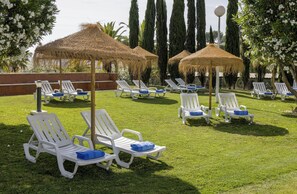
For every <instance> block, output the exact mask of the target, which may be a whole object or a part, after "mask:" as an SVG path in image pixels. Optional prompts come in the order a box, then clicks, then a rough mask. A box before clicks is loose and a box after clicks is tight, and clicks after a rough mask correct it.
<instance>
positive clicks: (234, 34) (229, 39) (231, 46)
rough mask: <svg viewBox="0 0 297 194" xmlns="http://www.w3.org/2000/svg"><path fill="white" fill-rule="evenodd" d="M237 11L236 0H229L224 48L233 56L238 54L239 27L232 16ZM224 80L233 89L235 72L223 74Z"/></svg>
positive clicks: (235, 77) (235, 78)
mask: <svg viewBox="0 0 297 194" xmlns="http://www.w3.org/2000/svg"><path fill="white" fill-rule="evenodd" d="M237 12H238V0H229V2H228V7H227V21H226V23H227V26H226V44H225V50H226V51H228V52H229V53H232V54H233V55H235V56H238V57H239V56H240V49H239V27H238V24H237V23H236V21H235V20H234V17H235V16H236V14H237ZM224 77H225V81H226V83H227V85H228V87H229V89H231V87H232V86H233V88H234V89H235V83H236V80H237V73H228V74H227V73H225V74H224Z"/></svg>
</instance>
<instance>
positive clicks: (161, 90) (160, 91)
mask: <svg viewBox="0 0 297 194" xmlns="http://www.w3.org/2000/svg"><path fill="white" fill-rule="evenodd" d="M156 92H157V93H163V92H164V90H163V89H158V90H156Z"/></svg>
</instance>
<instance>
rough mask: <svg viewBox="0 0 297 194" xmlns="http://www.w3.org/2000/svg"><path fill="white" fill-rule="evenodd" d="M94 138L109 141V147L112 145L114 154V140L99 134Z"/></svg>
mask: <svg viewBox="0 0 297 194" xmlns="http://www.w3.org/2000/svg"><path fill="white" fill-rule="evenodd" d="M96 136H97V137H100V138H103V139H106V140H109V141H110V142H111V145H112V150H113V152H114V153H115V150H116V147H115V143H114V140H113V139H112V138H110V137H108V136H105V135H100V134H96Z"/></svg>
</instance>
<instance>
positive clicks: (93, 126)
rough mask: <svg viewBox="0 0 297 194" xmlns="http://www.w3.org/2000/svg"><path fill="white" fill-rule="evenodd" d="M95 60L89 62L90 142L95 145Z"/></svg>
mask: <svg viewBox="0 0 297 194" xmlns="http://www.w3.org/2000/svg"><path fill="white" fill-rule="evenodd" d="M95 108H96V104H95V60H94V59H92V61H91V140H92V142H93V145H95Z"/></svg>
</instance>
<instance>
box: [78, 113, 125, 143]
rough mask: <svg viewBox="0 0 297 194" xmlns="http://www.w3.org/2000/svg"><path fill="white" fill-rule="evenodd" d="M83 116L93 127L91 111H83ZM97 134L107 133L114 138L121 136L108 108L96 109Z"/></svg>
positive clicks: (89, 125)
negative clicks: (107, 110)
mask: <svg viewBox="0 0 297 194" xmlns="http://www.w3.org/2000/svg"><path fill="white" fill-rule="evenodd" d="M81 115H82V117H83V118H84V120H85V121H86V123H87V125H88V127H89V128H91V111H83V112H81ZM95 129H96V134H100V135H105V136H108V137H112V138H117V137H120V136H121V133H120V131H119V129H118V128H117V127H116V125H115V124H114V122H113V121H112V119H111V118H110V116H109V115H108V113H107V112H106V110H104V109H99V110H96V116H95Z"/></svg>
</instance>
